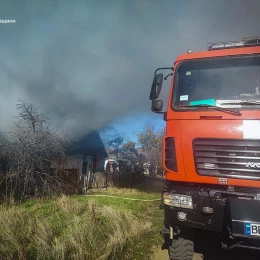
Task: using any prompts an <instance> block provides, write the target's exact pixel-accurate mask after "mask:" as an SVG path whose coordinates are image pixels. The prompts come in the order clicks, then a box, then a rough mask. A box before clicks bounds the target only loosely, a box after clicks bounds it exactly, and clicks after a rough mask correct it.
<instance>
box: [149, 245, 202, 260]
mask: <svg viewBox="0 0 260 260" xmlns="http://www.w3.org/2000/svg"><path fill="white" fill-rule="evenodd" d="M202 259H203V258H202V257H201V255H199V254H195V255H194V256H193V259H192V260H202ZM152 260H169V256H168V251H167V250H162V249H161V248H160V247H158V248H155V249H154V254H153V256H152Z"/></svg>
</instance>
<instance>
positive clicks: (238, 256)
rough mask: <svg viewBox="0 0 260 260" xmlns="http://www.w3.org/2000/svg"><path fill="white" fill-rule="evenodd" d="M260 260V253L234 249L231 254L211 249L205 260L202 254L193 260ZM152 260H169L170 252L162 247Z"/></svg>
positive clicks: (155, 250) (156, 249)
mask: <svg viewBox="0 0 260 260" xmlns="http://www.w3.org/2000/svg"><path fill="white" fill-rule="evenodd" d="M202 259H203V260H219V259H221V260H232V259H235V260H248V259H250V260H259V259H260V252H258V251H255V250H245V249H234V250H233V251H230V252H225V251H223V250H222V249H221V248H219V247H216V248H209V250H208V252H207V253H206V255H205V256H204V258H203V257H202V256H201V255H200V254H195V255H194V256H193V260H202ZM152 260H169V256H168V251H167V250H161V248H160V247H158V248H155V249H154V254H153V256H152Z"/></svg>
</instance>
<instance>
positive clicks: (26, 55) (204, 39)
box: [0, 0, 260, 139]
mask: <svg viewBox="0 0 260 260" xmlns="http://www.w3.org/2000/svg"><path fill="white" fill-rule="evenodd" d="M259 13H260V1H259V0H228V1H227V0H218V1H213V0H196V1H194V0H182V1H179V0H160V1H159V0H158V1H155V0H121V1H120V0H110V1H107V0H93V1H92V0H87V1H83V0H82V1H80V0H75V1H67V0H52V1H51V0H45V1H42V0H16V1H14V0H0V19H12V20H16V22H15V23H9V24H7V23H0V34H1V41H0V66H1V69H0V81H1V85H0V86H1V95H0V109H1V112H2V113H1V116H0V129H1V130H2V131H3V132H5V131H10V129H12V128H11V124H12V122H13V121H14V116H15V115H16V112H17V111H16V110H15V104H16V102H17V99H18V98H23V99H25V100H26V101H28V102H30V103H33V104H35V105H36V106H37V107H39V109H40V111H44V112H45V113H48V114H49V115H50V118H51V119H52V122H53V123H54V124H56V125H58V126H59V127H60V128H61V129H67V130H70V129H71V130H72V131H73V132H74V133H75V135H77V136H80V135H85V134H87V133H88V132H90V131H92V130H100V131H101V132H102V133H103V135H104V137H105V138H107V137H112V136H116V135H123V136H124V137H125V138H128V137H130V139H134V135H133V132H134V131H138V130H141V128H142V126H143V124H144V123H145V122H146V121H150V122H153V123H154V124H158V125H164V123H165V122H164V121H163V120H162V116H161V115H155V114H153V113H152V112H151V102H150V100H149V92H150V87H151V83H152V78H153V73H154V70H155V69H156V68H158V67H161V66H172V65H173V62H174V60H175V59H176V58H177V56H178V55H179V54H181V53H185V52H187V50H188V49H192V50H193V51H201V50H206V47H207V43H208V42H216V41H228V40H239V39H241V38H243V37H250V36H256V35H260V29H259V24H260V16H259ZM169 84H170V80H169V79H168V81H166V82H164V85H163V92H162V95H161V98H162V99H163V100H164V105H165V106H166V103H167V93H168V91H169ZM165 106H164V107H165Z"/></svg>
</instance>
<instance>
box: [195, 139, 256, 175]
mask: <svg viewBox="0 0 260 260" xmlns="http://www.w3.org/2000/svg"><path fill="white" fill-rule="evenodd" d="M193 151H194V160H195V167H196V171H197V173H198V174H199V175H207V176H218V177H231V178H242V179H255V180H257V179H259V180H260V140H252V139H213V138H210V139H201V138H198V139H195V140H194V141H193Z"/></svg>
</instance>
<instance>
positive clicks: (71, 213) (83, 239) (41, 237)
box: [0, 196, 151, 260]
mask: <svg viewBox="0 0 260 260" xmlns="http://www.w3.org/2000/svg"><path fill="white" fill-rule="evenodd" d="M150 226H151V223H150V222H146V221H144V220H140V219H137V218H136V217H135V216H133V215H132V214H130V213H129V212H121V211H118V210H116V209H115V208H112V207H109V206H103V207H102V206H99V205H97V204H96V202H95V201H88V202H79V201H76V200H74V199H70V198H68V197H66V196H62V197H60V198H58V199H57V200H56V201H51V202H48V203H42V204H41V205H39V203H36V204H34V205H32V206H30V207H27V208H25V206H23V205H21V206H10V207H7V206H2V207H0V230H1V232H0V256H1V257H0V258H1V259H89V260H91V259H100V260H101V259H102V260H103V259H108V258H109V257H112V258H113V257H114V258H116V255H118V254H120V252H121V251H122V250H123V249H124V247H125V245H126V243H127V242H128V241H131V239H134V238H137V237H139V236H141V235H142V234H144V232H146V231H148V230H149V228H150Z"/></svg>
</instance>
